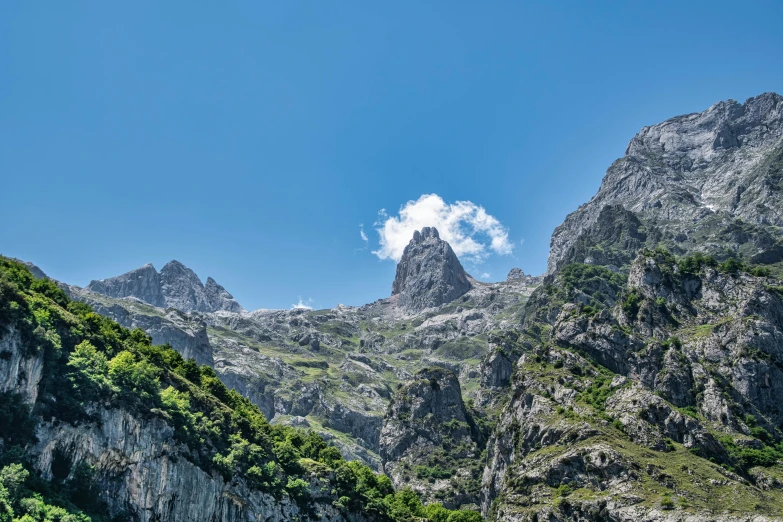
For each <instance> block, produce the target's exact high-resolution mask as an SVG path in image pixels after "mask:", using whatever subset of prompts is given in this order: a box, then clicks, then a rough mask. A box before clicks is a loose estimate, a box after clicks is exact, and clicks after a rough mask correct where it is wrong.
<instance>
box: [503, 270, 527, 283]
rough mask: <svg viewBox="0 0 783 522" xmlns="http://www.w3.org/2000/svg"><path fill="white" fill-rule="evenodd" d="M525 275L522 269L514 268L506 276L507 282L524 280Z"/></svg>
mask: <svg viewBox="0 0 783 522" xmlns="http://www.w3.org/2000/svg"><path fill="white" fill-rule="evenodd" d="M524 278H525V273H524V272H523V271H522V269H521V268H512V269H511V270H509V272H508V275H507V276H506V281H514V280H515V279H524Z"/></svg>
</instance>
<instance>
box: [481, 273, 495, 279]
mask: <svg viewBox="0 0 783 522" xmlns="http://www.w3.org/2000/svg"><path fill="white" fill-rule="evenodd" d="M490 277H492V274H490V273H489V272H484V273H483V274H481V276H479V279H489V278H490Z"/></svg>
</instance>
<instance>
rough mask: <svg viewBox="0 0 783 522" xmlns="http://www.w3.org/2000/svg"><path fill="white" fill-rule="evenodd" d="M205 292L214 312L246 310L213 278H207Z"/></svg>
mask: <svg viewBox="0 0 783 522" xmlns="http://www.w3.org/2000/svg"><path fill="white" fill-rule="evenodd" d="M204 291H205V293H206V296H207V301H208V302H209V305H210V307H211V308H212V309H213V310H226V311H228V312H241V311H242V310H244V308H242V305H240V304H239V303H238V302H237V301H236V299H234V296H233V295H231V294H230V293H228V291H227V290H226V289H225V288H223V287H222V286H221V285H219V284H218V283H217V281H215V280H214V279H212V278H211V277H207V284H206V285H204Z"/></svg>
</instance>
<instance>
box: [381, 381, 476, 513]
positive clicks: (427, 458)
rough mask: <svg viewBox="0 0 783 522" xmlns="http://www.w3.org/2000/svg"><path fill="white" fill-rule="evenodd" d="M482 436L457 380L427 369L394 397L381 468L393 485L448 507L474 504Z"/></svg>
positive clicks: (386, 420)
mask: <svg viewBox="0 0 783 522" xmlns="http://www.w3.org/2000/svg"><path fill="white" fill-rule="evenodd" d="M484 441H485V439H484V435H483V434H482V433H481V432H480V430H479V428H478V427H477V426H476V422H475V420H474V418H473V416H472V415H471V413H470V412H469V411H468V410H467V408H466V407H465V403H464V402H463V400H462V392H461V389H460V385H459V381H458V380H457V376H456V375H455V374H454V373H453V372H451V371H449V370H446V369H443V368H427V369H424V370H421V371H420V372H418V373H417V374H416V376H415V377H414V380H413V381H412V382H410V383H408V384H406V385H404V386H403V387H402V388H400V389H399V390H398V391H397V393H396V394H395V395H394V397H393V398H392V401H391V403H390V404H389V408H388V410H387V412H386V415H385V417H384V424H383V429H382V430H381V437H380V455H381V459H382V460H383V470H384V472H385V473H386V474H387V475H389V476H390V477H391V479H392V482H394V484H395V486H397V487H402V486H404V485H408V486H411V487H412V488H413V489H414V490H415V491H417V492H418V493H419V494H420V495H422V496H423V497H424V498H426V499H429V500H431V501H439V502H442V503H443V504H444V505H446V506H449V507H451V508H454V507H458V506H460V505H464V504H475V503H477V502H478V485H479V482H478V478H479V474H480V467H477V466H476V465H475V464H477V462H476V461H477V459H478V457H479V454H480V453H481V449H482V447H483V443H484Z"/></svg>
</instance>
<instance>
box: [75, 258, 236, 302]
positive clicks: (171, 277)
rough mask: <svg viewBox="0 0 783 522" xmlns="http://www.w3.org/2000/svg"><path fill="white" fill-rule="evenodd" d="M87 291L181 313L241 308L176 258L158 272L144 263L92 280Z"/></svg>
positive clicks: (218, 286) (211, 282)
mask: <svg viewBox="0 0 783 522" xmlns="http://www.w3.org/2000/svg"><path fill="white" fill-rule="evenodd" d="M87 290H90V291H91V292H95V293H98V294H102V295H105V296H108V297H115V298H128V297H135V298H136V299H139V300H140V301H143V302H145V303H147V304H150V305H152V306H155V307H158V308H176V309H178V310H182V311H184V312H215V311H218V310H225V311H229V312H240V311H242V310H243V309H242V307H241V306H240V305H239V303H238V302H237V301H236V300H235V299H234V297H233V296H232V295H231V294H230V293H228V292H227V291H226V289H225V288H223V287H222V286H220V285H219V284H218V283H217V282H215V280H214V279H212V278H211V277H210V278H208V279H207V285H206V287H205V286H204V285H203V284H202V283H201V280H200V279H199V278H198V276H197V275H196V274H195V272H193V270H191V269H190V268H188V267H186V266H185V265H183V264H182V263H180V262H179V261H176V260H174V261H170V262H168V263H166V264H165V265H164V266H163V268H162V269H161V270H160V272H158V271H157V270H155V267H154V266H152V265H151V264H146V265H144V266H143V267H141V268H137V269H135V270H131V271H130V272H128V273H126V274H123V275H120V276H117V277H112V278H109V279H101V280H98V281H91V282H90V284H89V285H87Z"/></svg>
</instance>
